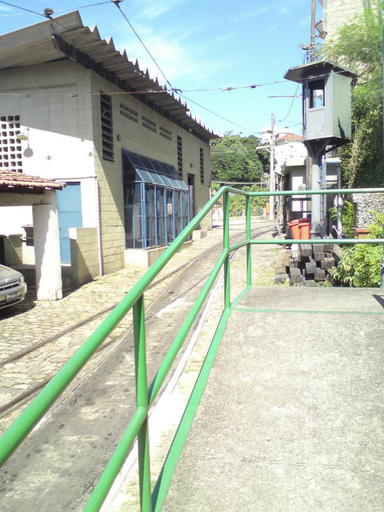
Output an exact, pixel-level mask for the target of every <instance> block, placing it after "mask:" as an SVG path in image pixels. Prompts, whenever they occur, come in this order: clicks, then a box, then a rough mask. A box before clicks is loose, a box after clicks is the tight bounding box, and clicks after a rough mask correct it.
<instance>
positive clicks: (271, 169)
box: [269, 113, 275, 220]
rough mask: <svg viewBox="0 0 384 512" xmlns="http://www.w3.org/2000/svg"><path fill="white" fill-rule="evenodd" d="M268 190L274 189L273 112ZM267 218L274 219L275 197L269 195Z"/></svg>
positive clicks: (272, 115) (273, 116) (272, 116)
mask: <svg viewBox="0 0 384 512" xmlns="http://www.w3.org/2000/svg"><path fill="white" fill-rule="evenodd" d="M269 158H270V161H269V191H270V192H274V191H275V114H273V113H272V114H271V144H270V152H269ZM269 220H275V198H274V196H269Z"/></svg>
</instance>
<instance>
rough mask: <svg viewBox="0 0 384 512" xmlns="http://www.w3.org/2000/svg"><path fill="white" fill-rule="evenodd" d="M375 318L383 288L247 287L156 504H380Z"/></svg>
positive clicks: (224, 507)
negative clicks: (162, 497) (165, 489)
mask: <svg viewBox="0 0 384 512" xmlns="http://www.w3.org/2000/svg"><path fill="white" fill-rule="evenodd" d="M261 307H262V308H263V309H262V310H257V308H261ZM383 322H384V292H383V290H380V289H342V288H338V289H333V288H273V289H272V288H259V289H257V288H255V289H253V290H252V291H251V292H250V293H249V294H248V295H247V296H246V297H245V298H244V300H243V301H242V302H241V303H240V304H238V306H237V307H236V310H235V311H234V312H233V314H232V317H231V319H230V322H229V325H228V327H227V331H226V335H225V337H224V339H223V341H222V344H221V347H220V350H219V353H218V356H217V359H216V362H215V365H214V367H213V369H212V372H211V375H210V379H209V383H208V386H207V389H206V392H205V395H204V397H203V399H202V402H201V404H200V407H199V411H198V413H197V417H196V419H195V422H194V425H193V427H192V430H191V432H190V435H189V438H188V440H187V444H186V447H185V449H184V452H183V455H182V457H181V460H180V461H179V464H178V466H177V469H176V473H175V476H174V479H173V482H172V484H171V488H170V492H169V495H168V498H167V501H166V504H165V507H164V509H163V510H164V511H165V512H189V511H191V512H192V511H194V512H195V511H199V512H215V511H223V512H224V511H225V512H235V511H236V512H298V511H303V512H304V511H305V512H309V511H314V512H320V511H321V512H336V511H337V512H341V511H342V512H381V511H382V510H384V485H383V483H384V465H383V456H384V436H383V427H384V401H383V396H384V384H383V382H384V380H383V367H384V336H383Z"/></svg>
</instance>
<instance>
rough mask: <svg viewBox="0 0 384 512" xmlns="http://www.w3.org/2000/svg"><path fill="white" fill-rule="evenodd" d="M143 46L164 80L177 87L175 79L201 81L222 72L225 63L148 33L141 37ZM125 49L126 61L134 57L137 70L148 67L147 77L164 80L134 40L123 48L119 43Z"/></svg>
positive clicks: (162, 81) (174, 41)
mask: <svg viewBox="0 0 384 512" xmlns="http://www.w3.org/2000/svg"><path fill="white" fill-rule="evenodd" d="M145 44H146V46H147V47H148V48H150V51H151V53H152V55H153V57H154V58H155V60H156V61H157V62H158V64H159V66H160V67H161V69H162V70H163V72H164V74H165V75H166V76H167V78H168V79H169V80H170V81H171V82H172V81H176V83H175V84H174V85H175V86H177V79H180V78H188V77H193V78H194V80H199V79H205V78H208V77H210V76H212V75H214V74H215V73H216V72H217V71H219V70H220V69H223V68H224V66H225V65H227V63H225V62H224V61H220V59H218V58H217V57H215V58H214V59H212V60H210V59H207V58H205V57H204V54H203V53H202V52H201V50H200V48H199V47H198V46H195V47H187V46H184V45H183V44H182V43H181V41H177V40H173V41H172V40H171V39H169V38H168V37H164V36H162V35H160V34H152V35H151V36H148V35H147V36H146V37H145ZM121 46H122V47H124V46H125V47H126V49H127V55H128V58H129V59H131V60H135V59H136V57H137V58H138V61H139V65H140V68H141V69H143V70H145V69H146V68H148V70H149V73H150V75H151V77H153V78H154V77H155V76H157V77H158V78H159V81H160V82H161V83H164V78H163V76H162V75H161V73H160V71H159V69H158V68H157V66H156V65H155V64H154V62H153V61H152V59H151V58H150V57H149V55H148V54H147V53H146V52H145V50H144V49H143V47H142V46H141V45H140V43H139V42H138V41H133V42H132V41H131V42H128V43H127V44H126V45H124V44H122V45H120V44H119V47H121Z"/></svg>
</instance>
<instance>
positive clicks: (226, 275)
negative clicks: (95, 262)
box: [223, 192, 231, 309]
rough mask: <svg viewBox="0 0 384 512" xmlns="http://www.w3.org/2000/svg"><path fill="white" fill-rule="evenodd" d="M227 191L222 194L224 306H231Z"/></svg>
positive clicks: (226, 307)
mask: <svg viewBox="0 0 384 512" xmlns="http://www.w3.org/2000/svg"><path fill="white" fill-rule="evenodd" d="M229 200H230V198H229V193H228V192H225V194H224V196H223V210H224V212H223V213H224V215H223V248H224V251H226V257H225V261H224V308H225V309H228V308H230V307H231V276H230V259H229V258H230V253H229Z"/></svg>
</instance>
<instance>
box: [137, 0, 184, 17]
mask: <svg viewBox="0 0 384 512" xmlns="http://www.w3.org/2000/svg"><path fill="white" fill-rule="evenodd" d="M187 1H189V0H162V1H157V2H154V1H153V0H144V1H143V0H141V1H140V2H137V3H136V5H137V14H136V15H135V18H137V19H140V18H141V19H146V20H154V19H156V18H158V17H159V16H161V15H163V14H165V13H167V12H169V11H172V10H173V9H175V8H177V7H179V6H180V5H182V4H184V3H185V2H187Z"/></svg>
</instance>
